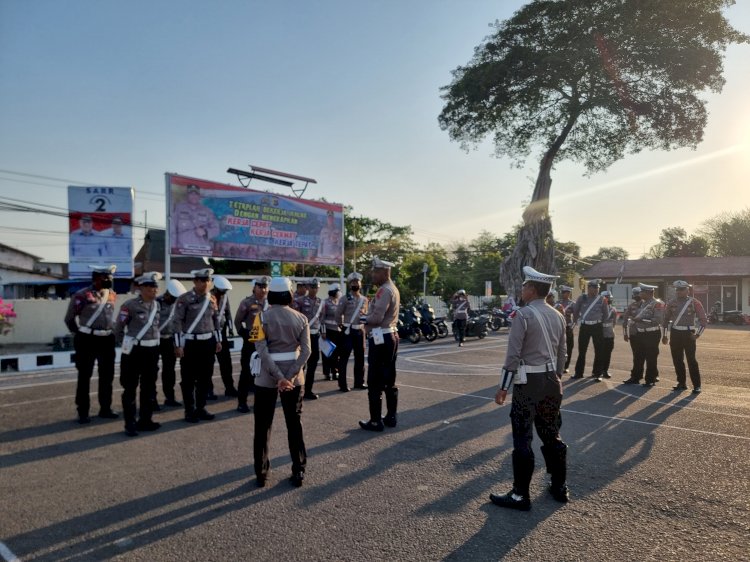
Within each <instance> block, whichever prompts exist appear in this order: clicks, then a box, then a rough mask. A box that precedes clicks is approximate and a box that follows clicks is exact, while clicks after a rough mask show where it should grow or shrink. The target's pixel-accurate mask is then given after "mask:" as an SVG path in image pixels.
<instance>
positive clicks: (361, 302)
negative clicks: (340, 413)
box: [336, 271, 367, 392]
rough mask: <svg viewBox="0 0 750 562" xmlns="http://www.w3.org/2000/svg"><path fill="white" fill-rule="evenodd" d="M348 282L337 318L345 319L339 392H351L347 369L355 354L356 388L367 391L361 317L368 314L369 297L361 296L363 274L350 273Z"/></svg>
mask: <svg viewBox="0 0 750 562" xmlns="http://www.w3.org/2000/svg"><path fill="white" fill-rule="evenodd" d="M346 282H347V283H348V285H349V292H348V294H347V295H346V298H342V299H340V300H339V306H338V310H336V316H338V317H339V318H343V320H344V331H343V332H342V334H341V347H340V349H339V351H340V352H339V390H340V391H341V392H349V386H348V383H347V379H346V367H347V364H348V363H349V356H350V355H351V354H352V352H354V388H356V389H357V390H365V389H367V385H366V384H365V330H364V326H363V325H362V323H361V322H360V317H361V316H363V315H364V314H367V297H366V296H364V295H362V294H361V291H362V274H361V273H357V272H356V271H354V272H352V273H350V274H349V275H348V276H347V278H346Z"/></svg>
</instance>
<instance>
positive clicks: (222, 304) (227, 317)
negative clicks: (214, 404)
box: [208, 275, 237, 400]
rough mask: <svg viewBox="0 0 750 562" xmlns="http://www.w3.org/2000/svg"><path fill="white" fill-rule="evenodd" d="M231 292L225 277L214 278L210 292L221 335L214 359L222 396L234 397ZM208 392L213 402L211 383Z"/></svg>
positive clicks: (217, 276) (235, 390) (214, 396)
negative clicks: (216, 362) (217, 315)
mask: <svg viewBox="0 0 750 562" xmlns="http://www.w3.org/2000/svg"><path fill="white" fill-rule="evenodd" d="M231 290H232V284H231V283H230V282H229V280H228V279H227V278H226V277H223V276H221V275H215V276H214V287H213V289H211V292H212V293H213V295H214V297H216V303H217V305H218V307H219V332H220V333H221V351H219V352H218V353H217V354H216V359H217V360H218V362H219V372H220V373H221V382H223V383H224V396H227V397H236V396H237V389H236V388H235V387H234V378H233V377H232V354H231V351H230V348H231V344H230V343H229V338H230V337H234V325H233V324H232V309H231V306H230V304H229V291H231ZM208 390H209V391H208V398H209V399H212V400H215V399H216V394H214V384H213V382H211V383H210V384H209V386H208Z"/></svg>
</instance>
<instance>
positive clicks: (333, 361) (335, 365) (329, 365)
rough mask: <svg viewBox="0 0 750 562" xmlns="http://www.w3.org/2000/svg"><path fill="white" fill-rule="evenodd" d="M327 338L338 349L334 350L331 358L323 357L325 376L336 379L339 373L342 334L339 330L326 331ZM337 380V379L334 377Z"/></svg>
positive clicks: (328, 329)
mask: <svg viewBox="0 0 750 562" xmlns="http://www.w3.org/2000/svg"><path fill="white" fill-rule="evenodd" d="M326 338H327V339H328V341H330V342H331V343H332V344H333V345H335V346H336V349H334V350H333V353H331V356H330V357H326V356H325V355H323V356H322V358H323V375H324V376H325V377H326V378H328V377H334V375H336V374H337V373H338V371H339V353H340V352H339V348H340V346H341V332H340V331H338V330H331V328H327V329H326ZM334 378H335V377H334Z"/></svg>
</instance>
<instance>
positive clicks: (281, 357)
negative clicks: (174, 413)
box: [253, 277, 310, 487]
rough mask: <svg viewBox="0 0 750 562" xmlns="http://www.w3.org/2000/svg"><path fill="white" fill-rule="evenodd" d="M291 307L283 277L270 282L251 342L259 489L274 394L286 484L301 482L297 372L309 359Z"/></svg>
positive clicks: (302, 321) (305, 331)
mask: <svg viewBox="0 0 750 562" xmlns="http://www.w3.org/2000/svg"><path fill="white" fill-rule="evenodd" d="M291 303H292V282H291V281H290V280H289V279H288V278H286V277H274V278H273V279H271V283H270V285H269V291H268V304H269V305H270V306H269V307H268V310H266V311H265V312H264V313H263V315H262V318H263V338H262V339H259V340H258V341H257V342H255V347H256V349H257V351H258V355H259V356H260V373H259V374H258V376H257V377H256V380H255V407H254V409H253V414H254V418H255V434H254V436H253V457H254V460H255V463H254V464H255V476H256V478H257V484H258V486H260V487H263V486H265V484H266V479H267V478H268V472H269V470H270V469H271V463H270V461H269V458H268V441H269V439H270V437H271V426H272V424H273V415H274V411H275V410H276V399H277V397H278V396H279V394H281V407H282V409H283V411H284V419H285V420H286V429H287V433H288V443H289V455H290V456H291V458H292V476H291V478H290V479H289V481H290V482H291V483H292V485H293V486H296V487H299V486H301V485H302V481H303V480H304V478H305V467H306V466H307V451H306V449H305V441H304V438H303V435H302V388H303V386H304V384H305V370H304V368H303V367H304V365H305V364H306V363H307V360H308V358H309V357H310V329H309V327H308V324H307V318H305V317H304V316H303V315H302V314H300V313H299V312H297V311H296V310H293V309H292V308H291V307H290V306H289V305H290V304H291Z"/></svg>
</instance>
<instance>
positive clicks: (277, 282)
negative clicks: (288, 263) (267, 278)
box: [268, 277, 292, 293]
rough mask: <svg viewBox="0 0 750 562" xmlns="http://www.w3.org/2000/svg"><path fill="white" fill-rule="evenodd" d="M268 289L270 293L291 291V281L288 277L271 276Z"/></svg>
mask: <svg viewBox="0 0 750 562" xmlns="http://www.w3.org/2000/svg"><path fill="white" fill-rule="evenodd" d="M268 290H269V291H270V292H272V293H291V292H292V281H291V280H290V279H289V277H272V278H271V282H270V283H269V284H268Z"/></svg>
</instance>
